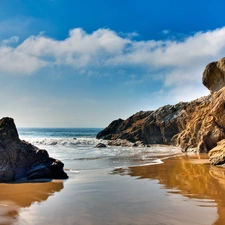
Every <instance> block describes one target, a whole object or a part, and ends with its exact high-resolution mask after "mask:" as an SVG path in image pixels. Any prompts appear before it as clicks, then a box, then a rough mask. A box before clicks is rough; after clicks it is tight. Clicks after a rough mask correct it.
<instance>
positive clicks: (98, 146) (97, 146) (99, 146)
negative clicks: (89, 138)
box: [95, 143, 107, 148]
mask: <svg viewBox="0 0 225 225" xmlns="http://www.w3.org/2000/svg"><path fill="white" fill-rule="evenodd" d="M106 147H107V146H106V145H105V144H103V143H98V144H97V145H96V146H95V148H106Z"/></svg>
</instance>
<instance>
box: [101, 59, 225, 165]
mask: <svg viewBox="0 0 225 225" xmlns="http://www.w3.org/2000/svg"><path fill="white" fill-rule="evenodd" d="M202 82H203V84H204V85H205V86H206V87H207V88H208V89H209V90H210V93H211V94H210V95H208V96H205V97H202V98H198V99H196V100H193V101H191V102H180V103H178V104H176V105H166V106H163V107H160V108H159V109H157V110H155V111H146V112H143V111H140V112H138V113H136V114H134V115H132V116H131V117H129V118H128V119H126V120H122V119H119V120H115V121H113V122H112V123H111V124H109V126H108V127H106V128H105V129H104V130H103V131H101V132H100V133H99V134H98V135H97V138H99V139H107V140H111V141H113V142H115V143H116V140H127V141H129V142H131V143H135V142H137V141H140V142H141V143H143V145H149V144H173V145H176V146H180V147H181V148H182V150H183V151H189V150H191V151H193V150H195V151H197V152H200V153H208V152H209V151H210V150H211V149H213V148H214V147H216V146H217V143H218V142H219V141H221V140H223V139H225V58H222V59H221V60H219V61H218V62H213V63H210V64H208V65H207V66H206V68H205V70H204V72H203V75H202ZM120 142H121V141H120ZM224 147H225V146H224ZM221 157H222V156H221ZM219 163H220V162H219ZM212 164H217V163H216V160H215V163H214V162H213V163H212Z"/></svg>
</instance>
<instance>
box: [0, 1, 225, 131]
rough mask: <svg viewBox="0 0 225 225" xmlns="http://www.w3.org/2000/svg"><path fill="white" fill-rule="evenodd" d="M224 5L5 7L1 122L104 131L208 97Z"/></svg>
mask: <svg viewBox="0 0 225 225" xmlns="http://www.w3.org/2000/svg"><path fill="white" fill-rule="evenodd" d="M224 8H225V2H224V1H222V0H218V1H217V2H216V4H215V2H213V1H201V0H200V1H196V0H195V1H194V0H190V1H178V0H160V1H150V0H95V1H93V0H73V1H72V0H38V1H33V0H1V2H0V95H1V112H0V115H1V117H4V116H10V117H13V118H14V119H15V122H16V124H17V126H18V127H105V126H107V125H108V124H109V123H110V122H111V121H112V120H114V119H118V118H123V119H126V118H127V117H129V116H131V115H132V114H134V113H136V112H138V111H140V110H153V109H157V108H158V107H160V106H163V105H166V104H176V103H178V102H180V101H190V100H193V99H196V98H198V97H201V96H204V95H208V94H209V91H208V90H207V89H206V88H205V87H204V86H203V85H202V83H201V76H202V72H203V70H204V68H205V66H206V65H207V64H208V63H209V62H212V61H217V60H219V59H220V58H222V57H224V56H225V22H224V21H225V14H224Z"/></svg>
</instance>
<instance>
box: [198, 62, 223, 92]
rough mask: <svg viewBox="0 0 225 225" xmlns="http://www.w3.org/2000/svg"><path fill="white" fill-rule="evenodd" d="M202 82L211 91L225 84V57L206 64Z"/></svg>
mask: <svg viewBox="0 0 225 225" xmlns="http://www.w3.org/2000/svg"><path fill="white" fill-rule="evenodd" d="M202 83H203V84H204V85H205V86H206V87H207V88H208V89H209V90H210V92H211V93H213V92H216V91H218V90H220V89H221V88H222V87H224V86H225V58H222V59H220V60H219V61H218V62H212V63H209V64H208V65H207V66H206V68H205V70H204V72H203V75H202Z"/></svg>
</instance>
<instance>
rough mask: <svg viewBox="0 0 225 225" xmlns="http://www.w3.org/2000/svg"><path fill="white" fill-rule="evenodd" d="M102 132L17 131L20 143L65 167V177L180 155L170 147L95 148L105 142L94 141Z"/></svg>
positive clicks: (86, 129)
mask: <svg viewBox="0 0 225 225" xmlns="http://www.w3.org/2000/svg"><path fill="white" fill-rule="evenodd" d="M101 130H102V129H101V128H19V129H18V132H19V136H20V139H22V140H25V141H27V142H29V143H31V144H33V145H35V146H37V147H39V148H42V149H46V150H47V151H48V153H49V155H50V156H51V157H53V158H57V159H59V160H61V161H62V162H63V163H64V164H65V167H64V168H65V170H66V171H67V172H68V173H79V172H80V171H83V170H97V169H109V170H113V169H115V168H124V167H126V168H127V167H129V166H135V165H143V164H158V163H162V161H161V159H160V158H162V157H169V156H171V155H173V154H177V153H180V149H177V148H174V147H172V146H162V145H152V146H151V147H144V148H137V147H118V146H107V148H95V146H96V145H97V144H98V143H99V142H101V143H105V144H107V141H105V140H98V139H96V135H97V133H98V132H99V131H101Z"/></svg>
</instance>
